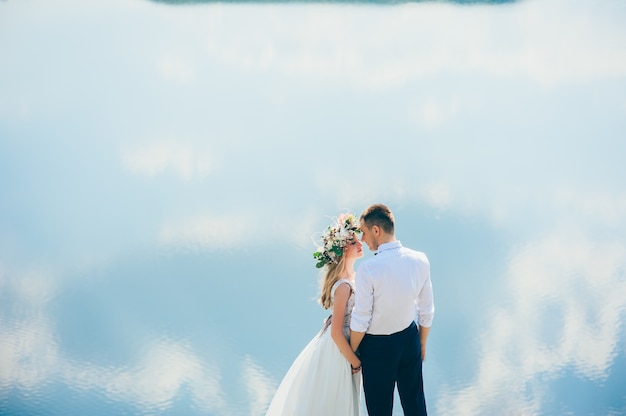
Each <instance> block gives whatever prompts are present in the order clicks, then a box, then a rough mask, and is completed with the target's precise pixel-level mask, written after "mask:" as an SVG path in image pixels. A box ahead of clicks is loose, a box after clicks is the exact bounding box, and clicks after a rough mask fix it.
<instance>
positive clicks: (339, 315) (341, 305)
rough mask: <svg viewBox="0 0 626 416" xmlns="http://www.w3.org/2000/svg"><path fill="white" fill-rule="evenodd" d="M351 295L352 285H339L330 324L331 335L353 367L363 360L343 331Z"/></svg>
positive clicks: (359, 364) (356, 366)
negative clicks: (357, 354)
mask: <svg viewBox="0 0 626 416" xmlns="http://www.w3.org/2000/svg"><path fill="white" fill-rule="evenodd" d="M349 297H350V286H349V285H348V284H347V283H343V284H341V285H339V287H338V288H337V289H336V290H335V299H334V303H333V318H332V322H331V324H330V335H331V336H332V338H333V341H335V344H337V346H338V347H339V351H341V353H342V354H343V355H344V356H345V357H346V359H347V360H348V361H350V365H351V366H352V368H359V367H360V366H361V360H359V357H357V356H356V354H355V353H354V351H353V350H352V347H350V344H349V343H348V340H347V339H346V336H345V335H344V333H343V317H344V316H345V313H346V306H347V304H348V298H349Z"/></svg>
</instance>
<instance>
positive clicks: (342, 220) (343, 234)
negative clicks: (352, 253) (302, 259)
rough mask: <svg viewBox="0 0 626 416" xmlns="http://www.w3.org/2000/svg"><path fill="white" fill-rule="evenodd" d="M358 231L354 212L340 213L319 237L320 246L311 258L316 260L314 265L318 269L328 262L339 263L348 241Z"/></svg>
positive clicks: (357, 222) (357, 221)
mask: <svg viewBox="0 0 626 416" xmlns="http://www.w3.org/2000/svg"><path fill="white" fill-rule="evenodd" d="M360 232H361V230H360V229H359V220H358V219H357V217H356V216H355V215H354V214H350V213H348V214H341V215H340V216H339V218H338V219H337V222H336V224H334V225H333V226H329V227H328V228H327V229H326V232H325V233H324V235H322V238H321V240H322V241H321V243H322V246H321V247H318V249H317V251H316V252H315V253H313V258H315V259H316V260H317V264H316V265H315V267H317V268H318V269H319V268H321V267H324V266H325V265H326V264H329V263H331V264H333V263H339V259H340V258H341V256H342V255H343V249H344V248H345V247H346V245H347V244H348V241H350V240H352V239H353V238H355V237H354V234H358V233H360Z"/></svg>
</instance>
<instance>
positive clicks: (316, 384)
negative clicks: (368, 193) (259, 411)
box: [266, 214, 363, 416]
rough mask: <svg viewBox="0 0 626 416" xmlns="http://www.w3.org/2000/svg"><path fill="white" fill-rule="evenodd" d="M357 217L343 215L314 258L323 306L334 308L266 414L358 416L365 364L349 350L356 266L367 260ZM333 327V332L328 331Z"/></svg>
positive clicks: (323, 238) (301, 355)
mask: <svg viewBox="0 0 626 416" xmlns="http://www.w3.org/2000/svg"><path fill="white" fill-rule="evenodd" d="M360 232H361V230H360V229H359V224H358V219H357V218H356V217H355V216H354V215H352V214H343V215H341V216H340V217H339V218H338V219H337V222H336V223H335V224H333V225H332V226H329V227H328V229H327V230H326V232H325V233H324V235H323V237H322V240H323V245H322V247H320V248H319V249H318V251H316V252H315V253H314V254H313V257H314V258H315V259H316V260H317V264H316V267H317V268H322V267H324V268H325V270H324V276H323V278H322V281H321V294H320V299H319V302H320V304H321V305H322V307H323V308H324V309H330V308H332V315H331V316H329V317H328V318H327V319H326V321H325V322H324V325H323V327H322V329H321V331H320V332H319V333H318V334H317V336H315V338H313V340H311V342H309V344H308V345H307V346H306V347H305V348H304V350H302V352H301V353H300V355H298V357H297V358H296V360H295V361H294V363H293V364H292V365H291V367H290V368H289V371H287V374H286V375H285V377H284V378H283V380H282V382H281V383H280V385H279V386H278V389H277V390H276V393H275V395H274V398H273V399H272V402H271V403H270V406H269V408H268V410H267V413H266V416H306V415H309V416H321V415H324V416H358V415H359V405H360V395H361V374H360V370H361V361H360V360H359V358H358V357H357V356H356V354H355V353H354V351H352V348H351V347H350V341H349V336H350V314H351V313H352V308H353V307H354V262H355V261H356V260H357V259H358V258H360V257H363V250H362V244H361V242H360V241H359V240H358V238H357V234H358V233H360ZM329 327H330V328H329Z"/></svg>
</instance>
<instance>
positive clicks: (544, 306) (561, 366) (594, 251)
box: [437, 230, 626, 415]
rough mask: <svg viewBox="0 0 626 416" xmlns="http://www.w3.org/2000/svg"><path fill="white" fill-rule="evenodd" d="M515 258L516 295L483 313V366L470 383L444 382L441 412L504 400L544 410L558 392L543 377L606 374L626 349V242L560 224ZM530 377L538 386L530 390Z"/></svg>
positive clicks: (498, 405)
mask: <svg viewBox="0 0 626 416" xmlns="http://www.w3.org/2000/svg"><path fill="white" fill-rule="evenodd" d="M572 231H573V232H572ZM509 264H510V267H509V270H508V272H507V275H506V276H505V277H506V278H507V281H508V283H509V287H510V292H508V293H507V294H506V298H505V299H504V300H505V301H508V302H507V303H503V304H500V305H499V306H498V307H494V308H491V309H490V310H488V311H484V312H486V316H484V317H483V318H481V319H485V325H484V326H483V325H481V327H483V329H484V331H482V333H481V334H480V335H478V337H477V339H478V340H479V342H480V355H479V357H478V363H477V368H478V371H477V373H476V375H475V377H474V378H473V379H472V380H470V381H468V382H467V384H466V385H465V386H464V387H462V388H458V386H449V387H448V388H447V389H444V390H447V391H445V392H444V393H443V394H442V395H441V396H440V397H439V398H438V400H437V411H438V412H440V413H441V414H454V415H480V414H492V413H494V412H497V411H498V409H502V408H503V407H504V408H506V409H518V411H519V414H544V413H545V411H546V410H545V409H546V403H545V401H550V400H551V399H552V398H551V397H549V395H550V393H548V392H547V391H542V390H543V389H542V388H541V384H542V383H537V382H536V381H537V380H543V383H546V380H558V379H559V377H560V373H561V372H562V371H564V370H565V369H568V368H570V369H571V368H573V369H574V370H573V371H574V372H575V373H577V374H579V375H580V376H581V377H584V378H588V379H591V380H594V381H602V380H605V379H606V378H607V377H608V376H609V372H610V369H611V365H612V364H613V362H614V359H615V357H616V356H617V354H619V352H620V351H618V348H620V345H621V343H623V342H624V340H623V339H620V335H621V334H622V331H623V328H622V325H623V319H624V315H625V313H626V298H625V297H624V293H626V276H625V275H624V270H625V268H626V246H624V244H623V242H621V241H594V239H590V238H588V237H586V236H585V235H582V234H580V232H579V231H577V230H570V231H567V230H566V231H565V232H554V233H553V234H549V235H547V236H545V237H544V238H542V239H541V240H538V241H536V242H532V243H528V245H527V246H525V247H524V248H522V249H521V250H519V251H517V252H515V253H513V257H512V259H511V260H510V263H509ZM542 328H546V330H543V331H542ZM529 385H532V386H534V387H535V389H533V390H531V391H528V386H529ZM614 387H617V386H614ZM546 394H547V395H548V397H546ZM573 410H574V409H569V411H573Z"/></svg>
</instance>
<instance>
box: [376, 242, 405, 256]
mask: <svg viewBox="0 0 626 416" xmlns="http://www.w3.org/2000/svg"><path fill="white" fill-rule="evenodd" d="M400 247H402V243H401V242H400V241H399V240H396V241H390V242H389V243H383V244H381V245H379V246H378V250H376V254H378V253H380V252H381V251H385V250H393V249H394V248H400Z"/></svg>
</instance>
